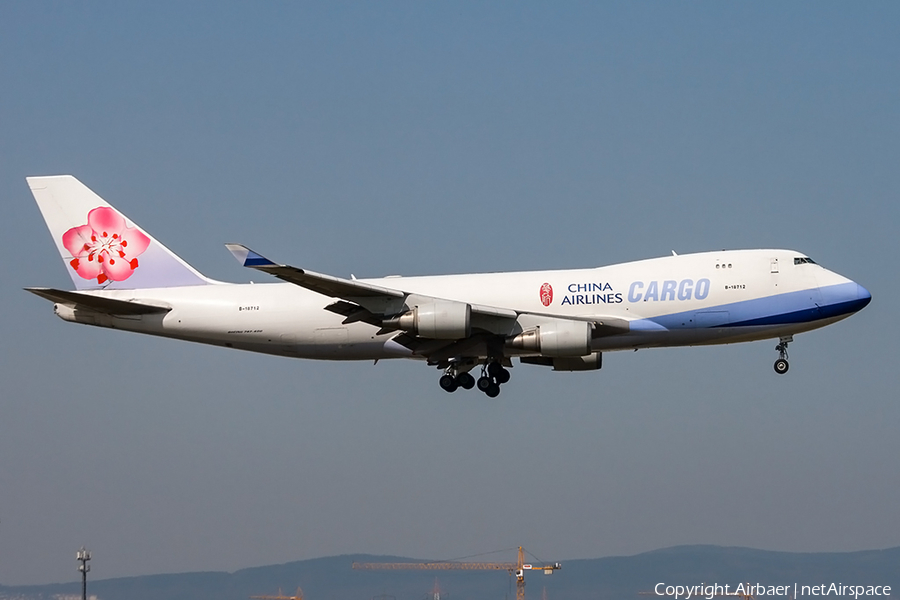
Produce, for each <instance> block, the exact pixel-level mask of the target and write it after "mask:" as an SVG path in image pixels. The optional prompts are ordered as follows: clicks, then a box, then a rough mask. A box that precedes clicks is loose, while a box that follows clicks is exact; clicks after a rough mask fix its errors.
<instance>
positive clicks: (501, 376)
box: [495, 369, 509, 383]
mask: <svg viewBox="0 0 900 600" xmlns="http://www.w3.org/2000/svg"><path fill="white" fill-rule="evenodd" d="M495 377H496V378H497V383H506V382H507V381H509V371H507V370H506V369H500V372H499V373H498V374H497V375H495Z"/></svg>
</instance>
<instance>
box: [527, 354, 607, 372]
mask: <svg viewBox="0 0 900 600" xmlns="http://www.w3.org/2000/svg"><path fill="white" fill-rule="evenodd" d="M519 360H521V361H522V363H523V364H526V365H543V366H545V367H553V370H554V371H596V370H597V369H599V368H601V367H602V366H603V354H602V353H600V352H591V353H590V354H588V355H587V356H557V357H555V358H551V357H548V356H523V357H522V358H520V359H519Z"/></svg>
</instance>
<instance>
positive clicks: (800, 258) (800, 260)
mask: <svg viewBox="0 0 900 600" xmlns="http://www.w3.org/2000/svg"><path fill="white" fill-rule="evenodd" d="M794 264H795V265H805V264H810V265H814V264H816V261H814V260H813V259H811V258H808V257H806V256H797V257H794Z"/></svg>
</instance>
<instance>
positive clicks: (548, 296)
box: [541, 283, 553, 306]
mask: <svg viewBox="0 0 900 600" xmlns="http://www.w3.org/2000/svg"><path fill="white" fill-rule="evenodd" d="M551 302H553V286H552V285H550V284H549V283H545V284H544V285H542V286H541V304H543V305H544V306H550V303H551Z"/></svg>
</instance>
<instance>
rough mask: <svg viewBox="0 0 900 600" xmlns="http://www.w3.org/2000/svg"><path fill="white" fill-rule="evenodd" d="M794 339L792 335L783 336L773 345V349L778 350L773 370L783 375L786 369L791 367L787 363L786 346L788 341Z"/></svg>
mask: <svg viewBox="0 0 900 600" xmlns="http://www.w3.org/2000/svg"><path fill="white" fill-rule="evenodd" d="M793 341H794V337H793V336H788V337H783V338H781V339H780V340H779V341H778V345H777V346H775V349H776V350H778V360H776V361H775V372H776V373H778V374H779V375H784V374H785V373H787V372H788V369H790V368H791V365H790V364H788V361H787V359H788V353H787V348H788V344H789V343H790V342H793Z"/></svg>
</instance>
